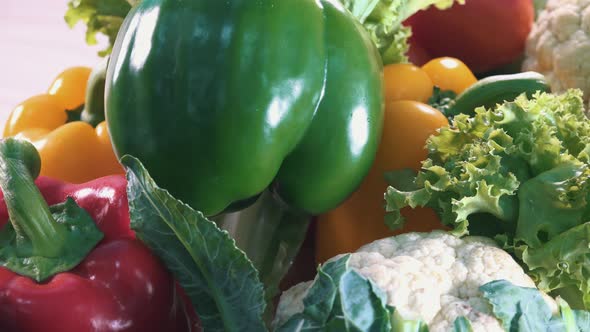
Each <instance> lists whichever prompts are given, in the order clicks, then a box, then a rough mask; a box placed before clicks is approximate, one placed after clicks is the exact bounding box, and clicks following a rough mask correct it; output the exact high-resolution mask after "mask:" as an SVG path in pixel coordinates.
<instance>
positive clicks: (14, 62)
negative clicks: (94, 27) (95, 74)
mask: <svg viewBox="0 0 590 332" xmlns="http://www.w3.org/2000/svg"><path fill="white" fill-rule="evenodd" d="M67 3H68V1H67V0H0V6H1V7H2V10H0V125H1V127H0V134H1V132H2V131H3V130H4V122H5V120H6V118H7V117H8V114H9V113H10V111H11V110H12V109H13V108H14V107H15V106H16V105H17V104H18V103H20V102H21V101H23V100H25V99H27V98H28V97H31V96H33V95H36V94H39V93H44V92H45V91H46V90H47V88H48V87H49V84H51V82H52V81H53V78H54V77H55V76H56V75H58V74H59V73H60V72H61V71H62V70H64V69H66V68H67V67H72V66H80V65H81V66H89V67H92V66H94V65H95V64H97V63H98V62H99V61H100V58H99V57H98V56H97V51H98V50H100V49H101V48H100V47H99V46H94V47H89V46H88V45H86V43H85V39H84V33H85V27H84V26H83V25H82V24H78V25H77V26H76V28H75V29H74V30H71V29H70V28H69V27H68V25H67V24H66V23H65V21H64V19H63V16H64V13H65V11H66V8H67Z"/></svg>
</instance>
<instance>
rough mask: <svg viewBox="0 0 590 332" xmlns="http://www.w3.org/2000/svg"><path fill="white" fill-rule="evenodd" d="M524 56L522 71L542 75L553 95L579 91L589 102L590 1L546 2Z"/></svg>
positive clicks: (550, 0) (530, 36)
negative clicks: (572, 90)
mask: <svg viewBox="0 0 590 332" xmlns="http://www.w3.org/2000/svg"><path fill="white" fill-rule="evenodd" d="M525 54H526V57H525V60H524V63H523V70H524V71H529V70H530V71H537V72H539V73H541V74H543V75H545V77H546V78H547V80H548V82H549V83H550V85H551V89H552V90H553V91H554V92H562V91H565V90H567V89H569V88H578V89H581V90H582V91H583V92H584V98H585V100H588V99H590V62H589V61H586V58H587V57H588V54H590V0H549V1H548V2H547V5H546V7H545V9H544V10H543V11H541V12H540V13H539V17H538V18H537V21H536V22H535V24H534V25H533V28H532V30H531V32H530V34H529V37H528V40H527V43H526V51H525Z"/></svg>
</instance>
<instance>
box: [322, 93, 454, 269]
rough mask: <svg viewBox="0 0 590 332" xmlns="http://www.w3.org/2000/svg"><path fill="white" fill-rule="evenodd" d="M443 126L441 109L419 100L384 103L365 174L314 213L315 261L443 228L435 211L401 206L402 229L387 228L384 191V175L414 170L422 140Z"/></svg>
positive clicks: (421, 156)
mask: <svg viewBox="0 0 590 332" xmlns="http://www.w3.org/2000/svg"><path fill="white" fill-rule="evenodd" d="M446 125H448V121H447V118H446V117H445V116H444V115H443V114H442V113H441V112H439V111H438V110H436V109H434V108H432V107H430V106H428V105H426V104H423V103H421V102H417V101H411V100H402V101H394V102H390V103H387V104H386V109H385V119H384V126H383V134H382V137H381V142H380V144H379V148H378V151H377V156H376V159H375V162H374V163H373V166H372V168H371V170H370V171H369V174H368V175H367V177H366V178H365V179H364V180H363V182H362V184H361V185H360V187H359V188H358V190H357V191H355V192H354V193H353V194H352V195H351V196H350V197H349V198H348V199H347V200H346V201H345V202H344V203H342V204H341V205H340V206H338V207H337V208H336V209H334V210H331V211H329V212H328V213H325V214H323V215H320V216H319V217H318V222H317V232H316V259H317V261H318V263H321V262H324V261H325V260H326V259H328V258H330V257H333V256H335V255H337V254H341V253H346V252H352V251H355V250H357V249H358V248H359V247H361V246H362V245H364V244H367V243H370V242H372V241H375V240H377V239H381V238H384V237H387V236H391V235H395V234H399V233H401V232H412V231H418V232H427V231H432V230H434V229H444V226H443V225H442V224H441V222H440V220H439V218H438V217H437V216H436V214H435V213H434V211H432V210H431V209H427V208H416V209H403V210H402V215H403V216H404V217H405V218H406V220H407V222H406V225H405V227H404V228H403V229H402V230H401V231H397V232H392V231H391V230H390V229H389V228H387V226H386V225H385V223H384V219H385V208H384V201H383V194H384V193H385V191H386V188H387V186H388V184H387V183H386V181H385V179H384V173H385V172H387V171H392V170H398V169H404V168H411V169H414V170H418V169H419V168H420V166H421V162H422V160H424V159H426V157H427V151H426V149H425V145H426V140H427V139H428V137H430V135H432V134H434V133H436V131H437V129H439V128H440V127H443V126H446Z"/></svg>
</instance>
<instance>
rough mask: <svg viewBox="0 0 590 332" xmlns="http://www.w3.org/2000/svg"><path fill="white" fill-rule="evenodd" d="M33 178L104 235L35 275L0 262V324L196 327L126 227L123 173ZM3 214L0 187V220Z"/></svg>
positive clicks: (16, 328)
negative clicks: (70, 265)
mask: <svg viewBox="0 0 590 332" xmlns="http://www.w3.org/2000/svg"><path fill="white" fill-rule="evenodd" d="M36 185H37V187H38V188H39V190H40V191H41V193H42V195H43V197H44V198H45V199H46V201H47V203H48V204H50V205H53V204H57V203H60V202H63V201H64V200H65V199H66V198H67V197H71V198H73V199H74V200H75V201H76V203H77V204H78V205H79V206H80V207H82V208H84V209H85V210H86V211H87V212H88V213H89V214H90V216H91V217H92V218H93V219H94V220H95V222H96V225H97V226H98V228H99V229H100V230H101V231H102V232H103V234H104V237H103V239H102V240H101V242H100V243H99V244H98V245H97V246H96V247H95V248H94V249H93V250H92V251H91V252H90V254H89V255H88V256H86V258H85V259H84V260H83V261H82V262H81V263H80V264H79V265H78V266H77V267H75V268H74V269H73V270H71V271H68V272H63V273H59V274H57V275H55V276H53V277H51V278H50V279H48V280H47V281H45V282H43V283H37V282H35V281H34V280H33V279H31V278H28V277H25V276H20V275H17V274H15V273H14V272H12V271H10V270H8V269H6V268H4V267H0V331H2V332H45V331H61V332H86V331H94V332H99V331H100V332H114V331H128V332H131V331H138V332H139V331H144V332H145V331H154V332H160V331H174V332H176V331H178V332H181V331H182V332H185V331H191V332H192V331H198V330H199V329H198V326H197V323H196V317H195V314H194V311H193V310H192V307H191V306H190V305H188V304H185V302H184V300H182V294H181V290H180V288H177V287H176V286H175V282H174V280H173V279H172V277H171V275H170V274H169V273H168V272H167V271H166V269H165V267H164V266H163V264H161V263H160V262H159V260H158V259H157V258H156V257H155V256H154V255H153V254H152V253H151V252H150V251H149V249H148V248H147V247H146V246H144V245H143V244H142V243H141V242H140V241H139V240H136V239H135V237H134V234H133V232H132V231H131V230H130V229H129V211H128V205H127V195H126V189H125V187H126V180H125V178H124V177H123V176H119V175H113V176H108V177H104V178H100V179H97V180H94V181H91V182H87V183H84V184H68V183H64V182H61V181H58V180H54V179H51V178H47V177H39V178H38V179H37V180H36ZM7 220H8V212H7V209H6V206H5V203H4V196H3V195H0V224H2V225H4V224H5V223H6V222H7ZM187 303H188V302H187Z"/></svg>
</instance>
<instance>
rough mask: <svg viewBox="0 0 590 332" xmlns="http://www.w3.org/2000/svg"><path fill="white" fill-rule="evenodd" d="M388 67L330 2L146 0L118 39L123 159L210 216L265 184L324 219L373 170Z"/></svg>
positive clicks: (119, 150) (115, 73)
mask: <svg viewBox="0 0 590 332" xmlns="http://www.w3.org/2000/svg"><path fill="white" fill-rule="evenodd" d="M381 69H382V64H381V59H380V57H379V55H378V53H377V51H376V49H375V47H374V46H373V44H372V42H371V40H370V39H369V37H368V36H367V34H366V33H365V31H364V30H363V28H362V27H361V26H360V25H359V24H358V23H357V22H356V21H355V19H354V18H353V17H352V16H351V15H350V14H349V13H348V12H346V11H345V10H344V9H343V8H342V7H341V5H340V4H339V3H338V2H337V1H334V0H321V1H314V0H259V1H252V0H234V1H212V0H187V1H180V0H146V1H142V2H141V3H140V4H139V5H137V6H136V7H135V8H134V9H132V11H131V12H130V14H129V15H128V16H127V18H126V21H125V22H124V23H123V26H122V28H121V31H120V33H119V35H118V38H117V41H116V43H115V46H114V49H113V54H112V56H111V61H110V64H109V68H108V73H107V84H106V96H105V97H106V118H107V123H108V127H109V131H110V133H111V137H112V140H113V146H114V148H115V153H116V154H117V155H118V156H119V157H120V156H122V155H124V154H131V155H133V156H135V157H138V158H139V159H140V160H141V161H142V162H143V163H144V165H145V166H146V168H147V169H149V171H150V174H152V176H153V177H154V178H155V180H156V181H157V182H158V183H160V184H161V186H162V187H164V188H166V189H168V190H169V191H170V192H171V193H172V194H173V195H174V196H176V197H178V198H180V199H182V200H183V201H184V202H186V203H188V204H189V205H191V206H192V207H194V208H196V209H198V210H201V211H202V212H203V213H204V214H206V215H215V214H218V213H221V212H223V211H227V210H228V209H232V207H235V204H236V203H239V202H244V201H247V200H249V199H251V198H253V197H256V196H257V195H259V194H260V193H261V192H262V191H263V190H264V189H266V188H268V187H269V186H270V187H271V188H272V190H273V191H274V193H275V194H277V196H278V197H280V198H281V199H282V200H283V201H284V202H285V203H287V204H288V205H290V206H292V207H294V208H297V209H300V210H303V211H305V212H308V213H312V214H315V213H319V212H322V211H326V210H328V209H330V208H332V207H334V206H336V205H337V204H338V203H340V202H341V201H342V200H344V199H345V198H346V197H347V196H348V195H349V194H350V193H351V192H352V191H353V190H354V189H355V188H356V187H357V186H358V185H359V184H360V182H361V180H362V178H363V177H364V176H365V175H366V174H367V172H368V170H369V168H370V165H371V163H372V161H373V159H374V157H375V153H376V149H377V144H378V141H379V137H380V133H381V127H382V117H383V91H382V90H383V88H382V73H381Z"/></svg>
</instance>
